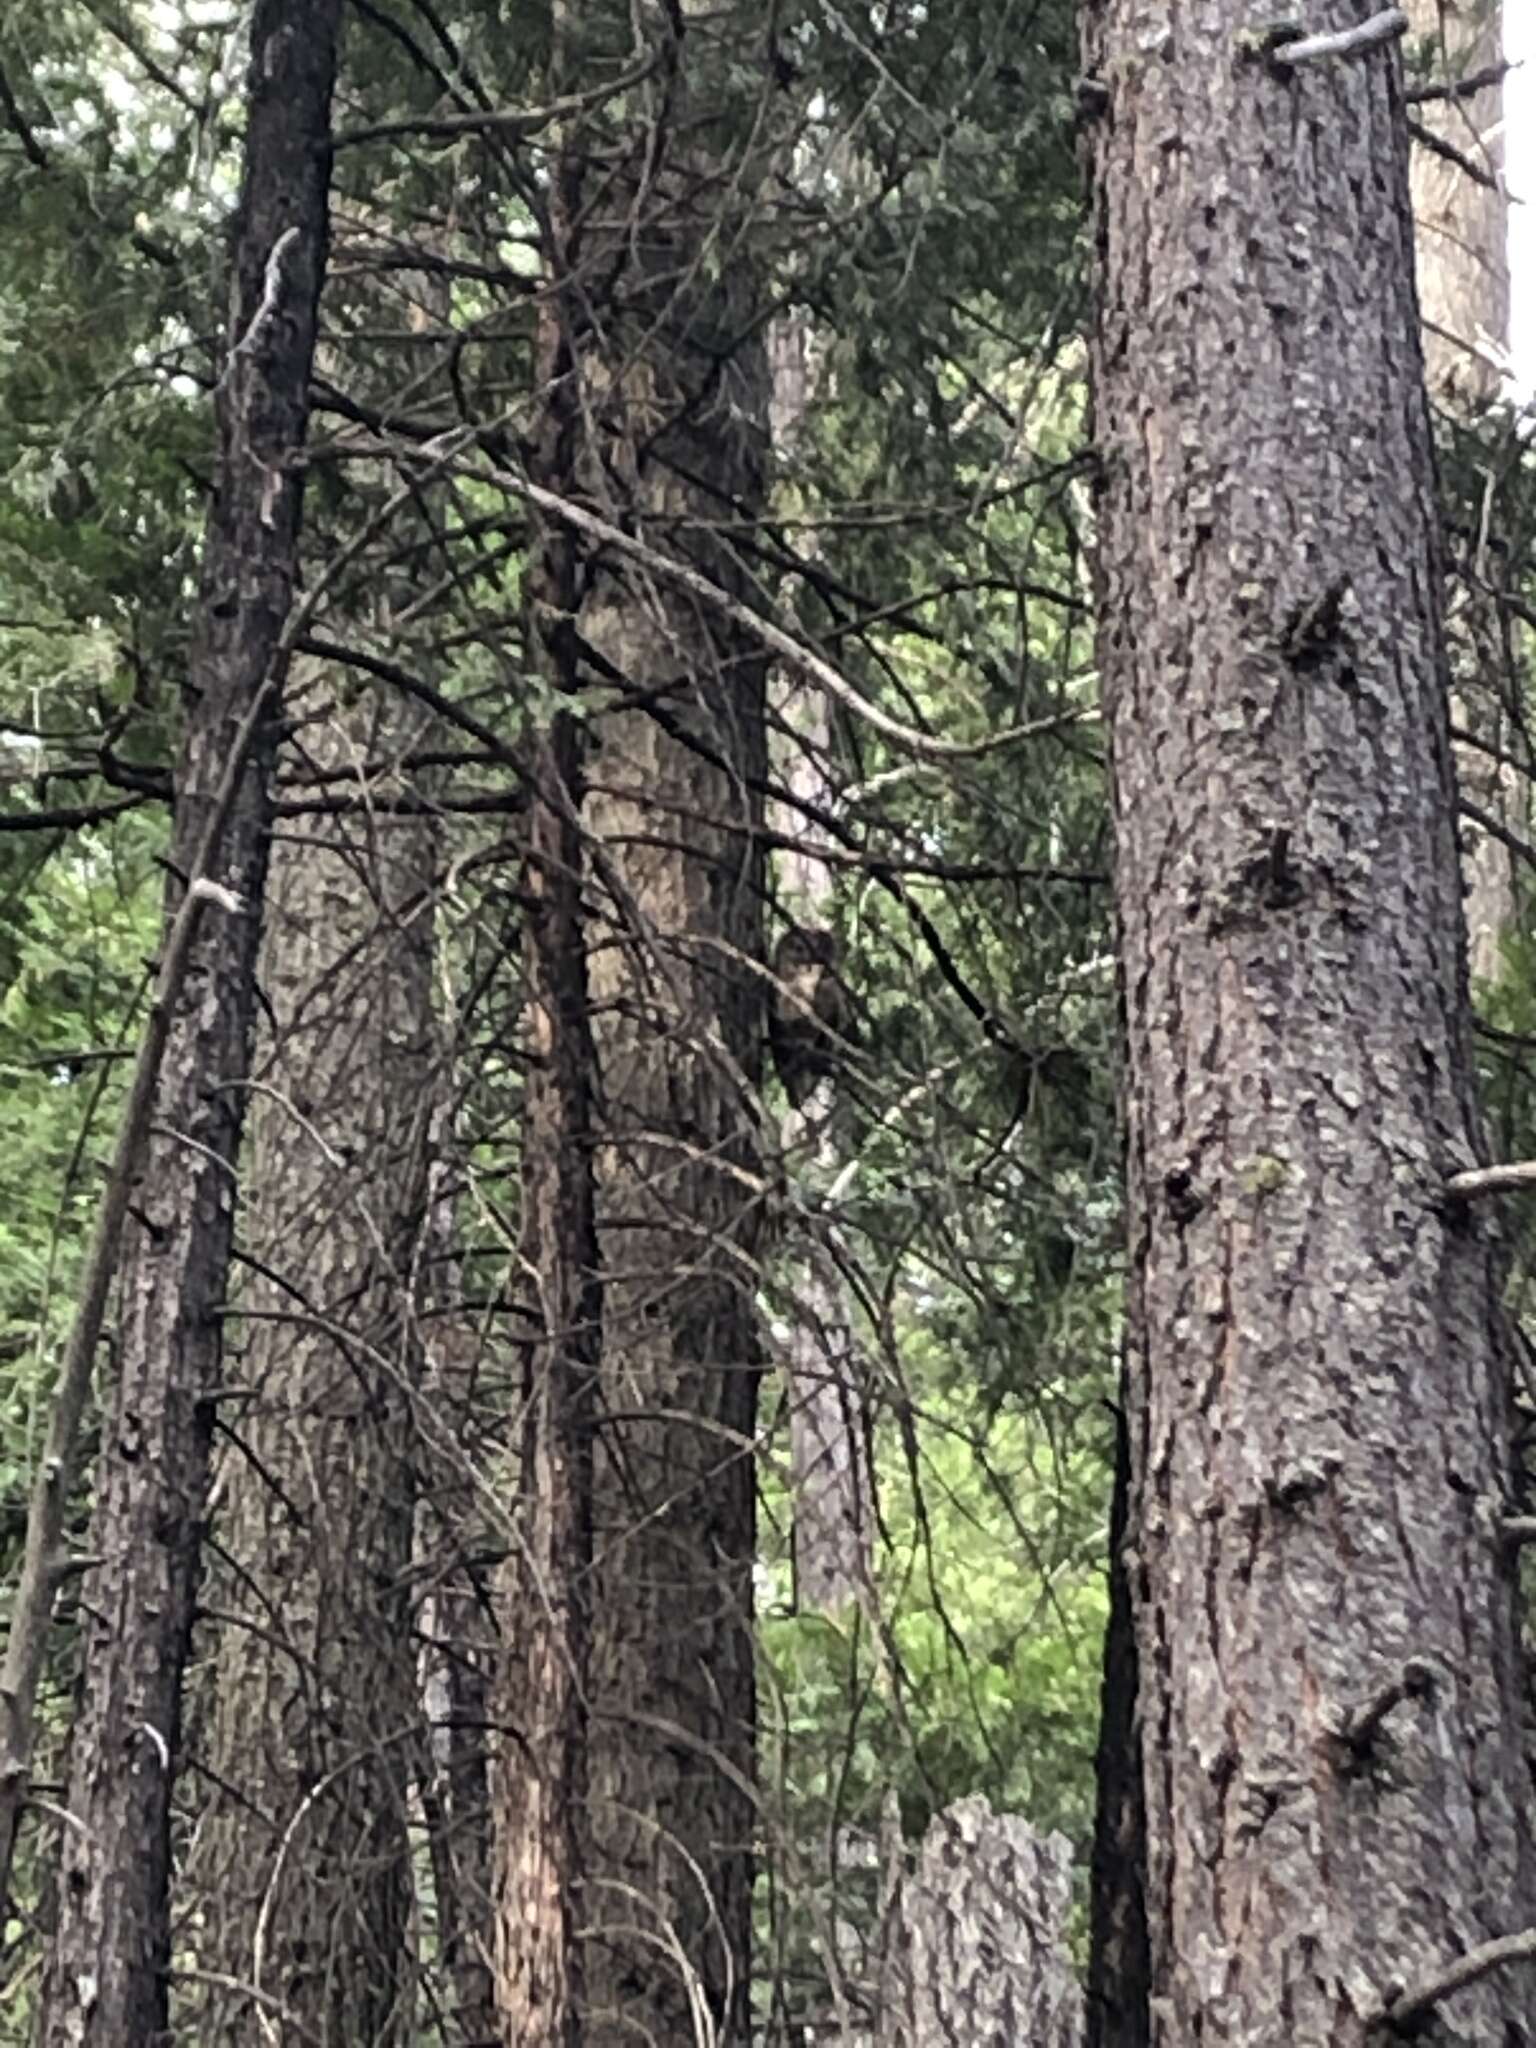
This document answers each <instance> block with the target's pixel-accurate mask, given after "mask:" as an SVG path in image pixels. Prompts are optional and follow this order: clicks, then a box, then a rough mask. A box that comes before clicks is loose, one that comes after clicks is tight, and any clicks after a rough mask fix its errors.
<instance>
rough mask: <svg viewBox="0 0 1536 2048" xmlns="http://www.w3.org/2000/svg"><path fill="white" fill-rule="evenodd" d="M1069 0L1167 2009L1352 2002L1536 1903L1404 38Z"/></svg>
mask: <svg viewBox="0 0 1536 2048" xmlns="http://www.w3.org/2000/svg"><path fill="white" fill-rule="evenodd" d="M1359 12H1360V10H1359V9H1358V8H1356V7H1354V6H1352V5H1348V4H1344V0H1337V4H1332V5H1328V6H1325V7H1323V8H1322V9H1321V10H1319V12H1318V18H1317V19H1316V20H1314V21H1311V22H1309V26H1312V27H1315V28H1317V29H1320V30H1326V29H1330V28H1341V27H1345V26H1348V25H1350V24H1351V23H1353V22H1354V21H1356V20H1358V18H1359ZM1084 20H1085V57H1086V63H1087V69H1088V70H1089V71H1090V73H1091V74H1092V75H1093V76H1095V77H1097V78H1099V79H1101V80H1103V81H1104V83H1105V86H1106V88H1107V98H1106V102H1105V105H1104V107H1103V109H1102V111H1101V112H1100V113H1099V114H1098V115H1097V116H1096V117H1095V118H1093V119H1092V121H1091V124H1090V150H1091V155H1092V161H1093V172H1094V219H1093V225H1094V242H1095V247H1096V251H1097V280H1096V297H1097V303H1096V318H1095V337H1094V342H1093V354H1092V367H1093V380H1094V405H1095V422H1096V433H1097V441H1098V447H1099V452H1100V455H1101V458H1102V464H1103V468H1102V486H1101V491H1100V498H1099V550H1100V557H1099V571H1100V578H1101V589H1100V606H1101V630H1100V660H1101V668H1102V673H1103V681H1104V688H1105V695H1106V707H1107V711H1108V716H1109V722H1110V730H1111V741H1112V758H1113V790H1114V804H1115V816H1116V825H1117V854H1116V893H1117V902H1118V908H1119V916H1120V924H1121V940H1122V957H1123V972H1124V988H1125V1001H1126V1011H1127V1030H1128V1046H1127V1083H1126V1099H1127V1121H1128V1164H1129V1207H1130V1251H1131V1282H1130V1297H1129V1338H1128V1345H1129V1351H1128V1382H1129V1416H1128V1420H1129V1430H1130V1464H1131V1488H1130V1515H1129V1531H1128V1537H1127V1545H1126V1566H1127V1571H1128V1575H1129V1585H1130V1589H1131V1593H1132V1604H1133V1611H1134V1615H1135V1622H1136V1639H1137V1650H1138V1667H1139V1668H1138V1682H1139V1686H1140V1722H1139V1726H1140V1742H1141V1763H1142V1773H1143V1788H1144V1792H1145V1798H1146V1825H1147V1883H1146V1900H1147V1914H1148V1929H1149V1940H1150V1970H1151V1986H1150V1997H1149V1999H1148V2002H1147V2010H1146V2020H1147V2024H1148V2035H1149V2038H1150V2040H1151V2041H1152V2042H1153V2043H1155V2044H1159V2048H1174V2044H1178V2048H1186V2044H1188V2043H1190V2042H1193V2041H1200V2042H1202V2043H1204V2044H1206V2048H1218V2044H1230V2048H1261V2044H1262V2048H1274V2044H1275V2043H1278V2042H1281V2041H1284V2042H1287V2043H1294V2044H1297V2048H1345V2044H1348V2048H1363V2044H1364V2043H1365V2041H1366V2040H1367V2039H1368V2038H1369V2037H1370V2036H1371V2035H1372V2034H1373V2033H1377V2032H1378V2028H1377V2021H1378V2018H1379V2015H1380V2012H1381V2009H1382V2006H1383V2003H1384V2002H1385V2001H1386V1999H1387V1998H1388V1996H1389V1995H1390V1992H1391V1990H1392V1988H1393V1987H1394V1986H1395V1985H1399V1984H1402V1983H1407V1982H1411V1981H1413V1980H1415V1979H1416V1978H1418V1977H1419V1976H1421V1975H1422V1974H1423V1973H1424V1972H1425V1970H1426V1969H1429V1968H1433V1967H1434V1966H1435V1964H1436V1963H1438V1962H1440V1961H1442V1960H1445V1959H1447V1958H1449V1957H1451V1956H1454V1955H1456V1954H1458V1953H1460V1952H1462V1951H1464V1950H1466V1949H1469V1948H1472V1947H1474V1946H1476V1945H1478V1944H1480V1943H1482V1942H1483V1941H1485V1940H1487V1939H1488V1938H1490V1937H1493V1936H1496V1935H1506V1934H1509V1933H1512V1932H1515V1931H1518V1930H1520V1929H1522V1928H1524V1927H1526V1926H1528V1925H1530V1924H1531V1923H1532V1920H1533V1919H1536V1901H1533V1886H1532V1869H1531V1856H1530V1848H1529V1833H1528V1813H1527V1804H1528V1798H1529V1787H1528V1783H1527V1780H1526V1774H1525V1769H1524V1764H1523V1761H1522V1758H1521V1753H1520V1740H1519V1737H1520V1682H1519V1672H1520V1664H1519V1656H1518V1645H1517V1642H1516V1635H1515V1626H1514V1599H1513V1591H1514V1589H1513V1584H1512V1577H1511V1568H1510V1562H1509V1559H1508V1555H1507V1552H1506V1550H1505V1548H1504V1546H1503V1545H1502V1544H1501V1543H1500V1540H1499V1535H1498V1521H1499V1516H1500V1513H1501V1511H1502V1508H1503V1503H1504V1499H1505V1491H1506V1485H1507V1480H1508V1455H1509V1454H1508V1443H1509V1434H1508V1424H1509V1406H1508V1386H1509V1375H1510V1353H1509V1342H1508V1333H1507V1330H1506V1327H1505V1325H1504V1323H1503V1320H1502V1317H1501V1312H1500V1307H1499V1288H1500V1280H1501V1274H1502V1265H1501V1260H1500V1256H1499V1251H1498V1245H1497V1239H1496V1232H1495V1231H1494V1229H1493V1227H1492V1225H1491V1223H1490V1222H1489V1220H1488V1218H1487V1216H1486V1214H1485V1213H1481V1212H1480V1213H1477V1214H1465V1213H1463V1214H1459V1215H1458V1214H1455V1213H1452V1212H1451V1211H1450V1210H1449V1209H1448V1208H1447V1206H1446V1204H1445V1203H1444V1202H1443V1200H1442V1199H1441V1190H1442V1188H1443V1185H1444V1182H1445V1180H1446V1178H1447V1177H1448V1175H1450V1174H1451V1173H1452V1172H1454V1171H1455V1170H1456V1169H1457V1168H1459V1167H1462V1166H1466V1165H1470V1164H1471V1163H1472V1162H1473V1161H1474V1160H1476V1159H1477V1158H1478V1157H1479V1156H1480V1152H1481V1137H1480V1134H1479V1130H1478V1123H1477V1117H1476V1111H1475V1106H1474V1103H1473V1100H1472V1079H1471V1074H1472V1070H1471V1063H1470V1058H1469V1050H1468V1015H1467V1003H1466V983H1465V962H1464V937H1463V930H1462V919H1461V906H1460V897H1459V886H1458V871H1457V851H1456V840H1455V829H1454V828H1455V816H1454V799H1453V790H1452V780H1451V769H1450V748H1449V741H1448V735H1447V718H1446V702H1447V682H1448V677H1447V673H1446V659H1445V644H1444V634H1443V624H1442V620H1441V616H1440V589H1441V558H1440V546H1439V537H1438V533H1437V528H1436V516H1437V515H1436V501H1435V473H1434V463H1433V456H1432V451H1431V444H1430V438H1429V429H1428V417H1427V410H1426V405H1425V400H1424V394H1423V385H1422V360H1421V355H1420V350H1419V341H1418V326H1417V309H1416V304H1415V300H1414V293H1413V285H1412V272H1411V237H1412V221H1411V214H1410V209H1409V203H1408V183H1407V161H1406V157H1407V139H1406V129H1405V121H1404V109H1403V102H1402V81H1401V69H1400V53H1399V51H1398V50H1397V49H1396V48H1395V47H1393V46H1391V45H1380V44H1378V45H1376V46H1375V47H1373V48H1370V49H1367V50H1364V51H1361V52H1359V53H1357V54H1355V55H1353V56H1350V57H1348V58H1341V59H1332V60H1325V61H1317V62H1313V63H1308V64H1303V65H1299V66H1297V67H1295V68H1294V70H1291V69H1286V68H1284V67H1281V66H1271V65H1270V64H1269V63H1267V62H1266V61H1265V60H1264V58H1263V57H1262V56H1261V55H1249V54H1247V53H1248V51H1249V50H1250V49H1251V42H1250V41H1248V40H1247V39H1246V34H1245V32H1247V31H1248V30H1250V29H1251V27H1252V21H1251V10H1248V9H1246V8H1245V7H1244V6H1243V5H1241V4H1240V0H1217V4H1212V5H1209V6H1206V7H1204V8H1201V9H1199V10H1191V9H1188V8H1179V9H1172V8H1170V7H1167V6H1163V5H1158V6H1155V7H1151V8H1149V7H1148V6H1147V4H1146V0H1096V4H1092V5H1090V6H1089V7H1088V8H1087V9H1086V11H1085V17H1084ZM1383 1703H1385V1704H1384V1705H1383ZM1376 1706H1383V1711H1381V1712H1380V1713H1379V1714H1377V1715H1374V1716H1373V1708H1374V1707H1376ZM1131 1988H1132V1989H1134V1987H1131ZM1533 1989H1536V1987H1533V1985H1532V1982H1531V1978H1530V1973H1529V1970H1528V1969H1527V1968H1522V1967H1519V1966H1510V1967H1508V1968H1506V1969H1504V1970H1502V1971H1500V1972H1497V1973H1494V1974H1492V1975H1490V1976H1488V1977H1486V1978H1485V1979H1483V1980H1482V1981H1481V1982H1479V1983H1478V1984H1476V1985H1474V1986H1471V1987H1469V1988H1467V1989H1464V1990H1462V1991H1460V1992H1458V1993H1457V1994H1455V1996H1453V1997H1450V1998H1448V1999H1447V2000H1446V2001H1445V2003H1444V2004H1443V2006H1442V2007H1441V2008H1440V2010H1439V2012H1438V2014H1437V2018H1436V2026H1437V2028H1438V2032H1437V2035H1436V2038H1437V2039H1438V2040H1440V2041H1442V2042H1444V2043H1446V2044H1448V2048H1449V2044H1451V2043H1456V2044H1468V2048H1470V2044H1474V2043H1476V2044H1479V2048H1495V2044H1497V2048H1512V2044H1515V2043H1519V2042H1525V2041H1528V2040H1529V2039H1530V2038H1531V2017H1530V2016H1531V2013H1532V2010H1533Z"/></svg>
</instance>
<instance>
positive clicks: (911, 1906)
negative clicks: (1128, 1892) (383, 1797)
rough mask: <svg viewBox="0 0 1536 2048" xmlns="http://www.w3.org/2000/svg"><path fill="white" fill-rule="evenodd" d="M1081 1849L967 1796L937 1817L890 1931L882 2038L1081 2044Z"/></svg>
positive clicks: (1000, 2047) (1001, 2045)
mask: <svg viewBox="0 0 1536 2048" xmlns="http://www.w3.org/2000/svg"><path fill="white" fill-rule="evenodd" d="M1071 1908H1072V1851H1071V1849H1070V1847H1069V1846H1068V1844H1067V1842H1066V1840H1065V1838H1064V1837H1063V1836H1061V1835H1046V1836H1041V1835H1039V1834H1037V1833H1036V1832H1035V1830H1034V1829H1033V1828H1032V1827H1031V1826H1030V1824H1029V1822H1028V1821H1027V1820H1024V1819H1023V1818H1022V1817H1021V1816H1020V1815H1018V1814H996V1813H993V1811H992V1810H991V1808H990V1807H989V1806H988V1804H987V1802H986V1800H985V1799H962V1800H959V1801H958V1802H957V1803H956V1804H955V1805H953V1806H951V1807H948V1808H947V1809H946V1810H945V1811H944V1812H943V1813H941V1814H939V1815H938V1817H937V1818H936V1819H935V1820H934V1821H933V1822H932V1824H931V1825H930V1827H929V1829H928V1832H927V1834H926V1836H925V1837H924V1839H923V1845H922V1848H921V1849H920V1850H919V1851H918V1855H917V1862H916V1865H915V1867H914V1869H913V1871H912V1873H911V1875H910V1876H909V1877H908V1878H907V1880H906V1882H905V1883H904V1885H903V1886H902V1889H901V1896H900V1900H899V1902H898V1905H897V1909H896V1913H895V1916H894V1922H893V1926H892V1929H891V1933H890V1934H889V1935H888V1950H887V1963H886V1979H887V1981H886V1991H885V1999H884V2001H883V2002H884V2006H885V2012H884V2018H883V2022H882V2026H881V2029H880V2034H879V2048H954V2044H955V2043H957V2042H964V2043H965V2044H966V2048H994V2044H995V2048H1013V2044H1014V2043H1021V2044H1022V2043H1026V2042H1027V2043H1028V2044H1029V2048H1080V2043H1081V2041H1082V2038H1083V1996H1082V1992H1081V1990H1080V1988H1079V1986H1078V1981H1077V1972H1076V1970H1075V1968H1074V1966H1073V1961H1072V1951H1071V1948H1070V1946H1069V1944H1068V1938H1067V1932H1068V1918H1069V1915H1070V1913H1071Z"/></svg>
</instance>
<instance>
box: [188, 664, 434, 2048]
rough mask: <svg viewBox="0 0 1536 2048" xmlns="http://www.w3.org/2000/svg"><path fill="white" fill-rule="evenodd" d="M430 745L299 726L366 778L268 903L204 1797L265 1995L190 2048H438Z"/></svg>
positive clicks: (357, 725) (199, 1939)
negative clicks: (413, 1577) (417, 2041)
mask: <svg viewBox="0 0 1536 2048" xmlns="http://www.w3.org/2000/svg"><path fill="white" fill-rule="evenodd" d="M311 683H312V685H313V686H314V687H315V688H318V689H322V690H323V688H324V686H325V679H324V678H322V677H318V676H312V677H311ZM410 723H411V722H410V721H408V720H405V719H402V717H401V715H400V713H399V711H398V709H397V708H396V707H394V706H392V705H391V704H389V703H388V702H382V703H374V702H372V701H370V700H369V699H367V698H366V697H365V698H363V699H362V700H360V701H359V702H357V703H355V704H353V705H351V706H347V707H334V706H333V707H330V708H329V709H327V710H325V711H324V712H323V713H322V714H321V715H320V716H319V717H317V718H315V719H314V720H313V721H312V722H309V723H306V724H305V725H304V726H303V728H302V729H301V731H300V734H299V737H298V742H297V749H296V751H297V752H298V753H299V755H300V756H301V757H302V758H303V759H304V760H305V761H306V762H307V763H308V764H310V765H312V766H314V767H317V768H322V769H325V770H327V771H329V772H330V773H331V774H332V775H333V776H334V777H335V778H336V779H335V780H334V781H332V782H330V783H328V785H327V787H328V788H330V789H332V790H334V791H336V792H338V793H340V792H344V791H346V790H347V789H348V778H349V776H351V777H355V778H356V780H355V781H353V782H352V784H351V788H352V792H353V793H354V794H355V795H356V796H357V798H358V811H357V814H356V815H354V816H350V817H347V816H344V817H340V818H337V819H328V818H318V819H316V820H314V821H313V822H308V821H300V822H298V823H296V824H295V825H293V826H289V827H286V828H284V829H283V830H282V831H281V832H280V833H279V834H277V835H276V839H275V845H274V849H273V855H272V864H271V872H270V876H269V880H268V891H267V904H268V915H267V926H266V931H265V934H264V937H263V945H262V957H261V987H262V993H263V996H264V998H265V1001H264V1003H263V1013H264V1016H265V1018H266V1023H267V1031H266V1042H265V1043H264V1045H263V1046H262V1048H261V1055H260V1057H259V1058H258V1061H257V1065H256V1070H255V1091H256V1092H255V1096H254V1102H253V1107H252V1111H251V1115H250V1121H249V1127H248V1166H247V1170H246V1173H245V1176H244V1179H245V1183H246V1186H247V1188H248V1190H249V1195H248V1216H247V1222H246V1233H245V1234H246V1239H247V1248H248V1250H249V1251H250V1252H252V1253H253V1254H254V1268H255V1271H254V1277H253V1279H252V1281H251V1284H250V1286H249V1288H248V1290H247V1291H246V1294H245V1298H244V1302H243V1307H244V1309H245V1311H246V1314H247V1317H248V1323H247V1332H246V1343H245V1353H244V1360H243V1365H242V1370H241V1375H240V1377H241V1382H242V1384H243V1386H244V1387H245V1388H246V1389H248V1392H247V1394H246V1397H245V1398H244V1399H242V1400H239V1401H234V1400H231V1401H230V1402H229V1403H228V1404H227V1407H226V1410H225V1418H224V1419H225V1431H226V1436H227V1444H226V1448H225V1452H224V1456H223V1459H222V1463H221V1468H220V1472H219V1477H218V1483H217V1486H216V1505H215V1516H214V1531H215V1536H216V1540H217V1547H216V1554H215V1558H214V1561H213V1562H212V1564H211V1566H210V1570H209V1573H208V1583H207V1589H206V1592H205V1605H206V1607H207V1608H208V1610H209V1623H210V1627H211V1631H212V1632H213V1643H212V1654H211V1656H210V1658H209V1660H208V1665H207V1667H206V1668H205V1670H204V1672H203V1674H202V1679H203V1683H204V1685H205V1687H206V1688H207V1699H206V1703H205V1710H204V1719H205V1720H206V1724H207V1740H206V1748H207V1755H206V1758H205V1759H200V1760H202V1761H206V1764H207V1767H208V1771H209V1774H210V1775H209V1781H208V1782H209V1785H210V1792H209V1797H208V1799H207V1801H206V1802H205V1804H204V1807H203V1812H202V1817H201V1820H200V1825H199V1829H198V1834H197V1837H196V1842H195V1845H194V1849H193V1853H192V1855H191V1857H190V1859H189V1874H188V1891H189V1894H190V1895H192V1896H194V1897H195V1899H196V1902H197V1915H198V1931H197V1935H196V1938H195V1942H194V1947H195V1951H196V1959H197V1963H198V1966H199V1968H200V1969H201V1970H203V1971H205V1972H213V1973H215V1974H216V1975H218V1976H219V1977H221V1978H223V1979H224V1980H226V1983H227V1984H233V1985H237V1986H247V1985H248V1986H250V1987H251V1992H252V1994H253V1996H248V1995H246V1994H245V1993H244V1992H242V1991H230V1990H228V1989H221V1990H220V1991H218V1992H217V1993H215V1994H212V1995H210V1994H209V1992H208V1991H207V1990H206V1989H205V1988H204V1987H203V1986H202V1985H200V1984H194V1985H193V1986H192V1987H191V1989H190V1991H189V1993H188V1997H187V2000H186V2005H187V2007H188V2008H189V2009H188V2011H187V2012H186V2013H185V2015H184V2024H186V2025H187V2026H188V2027H191V2028H194V2029H195V2032H196V2038H197V2039H198V2040H199V2041H204V2042H209V2043H214V2042H231V2043H233V2042H244V2041H249V2040H251V2039H252V2038H253V2037H255V2036H257V2035H258V2034H259V2032H260V2029H261V2025H262V2021H263V2019H264V2017H265V2016H267V2015H268V2014H270V2013H271V2012H272V2011H274V2010H277V2011H280V2012H281V2013H282V2014H284V2015H285V2020H284V2024H285V2025H286V2026H288V2027H291V2028H293V2029H295V2030H302V2034H301V2038H303V2039H305V2040H308V2041H313V2042H316V2043H324V2044H327V2048H386V2044H392V2043H397V2042H401V2043H403V2042H407V2041H410V2040H413V2039H414V2035H413V2033H412V2031H411V2004H412V2001H411V1960H410V1950H411V1944H410V1941H409V1938H408V1933H409V1922H410V1913H411V1905H412V1897H413V1888H412V1884H411V1872H410V1845H409V1841H408V1838H407V1832H406V1819H407V1793H408V1787H409V1783H410V1775H411V1770H412V1767H413V1765H414V1763H415V1742H414V1736H415V1730H416V1722H417V1717H418V1711H419V1710H418V1704H417V1693H416V1670H415V1654H414V1646H413V1643H412V1640H411V1633H410V1609H409V1591H408V1588H409V1567H410V1563H411V1536H412V1509H413V1498H414V1482H413V1469H414V1463H415V1430H416V1418H415V1415H414V1413H413V1396H414V1391H415V1388H416V1385H417V1382H418V1377H419V1361H420V1336H419V1331H418V1328H417V1320H416V1297H417V1288H418V1272H419V1258H418V1254H419V1251H420V1240H421V1235H422V1230H423V1225H424V1221H425V1212H426V1186H427V1182H426V1174H427V1140H428V1135H429V1134H428V1129H427V1120H428V1115H429V1111H430V1108H431V1105H432V1102H433V1100H434V1085H433V1081H434V1076H433V1066H434V1055H435V1045H434V1033H433V1017H432V967H433V959H432V937H433V925H432V890H433V884H434V868H435V865H436V859H435V855H436V844H437V838H438V833H437V828H436V825H435V822H434V821H433V820H432V819H431V818H430V816H428V817H423V816H420V815H416V816H399V815H391V814H390V813H388V812H387V811H377V812H373V813H371V814H370V812H369V810H368V807H367V794H368V777H367V774H366V772H365V770H366V764H376V763H379V762H381V761H388V760H390V759H392V758H394V757H395V756H397V755H398V754H399V753H402V752H405V751H408V750H409V746H408V741H409V734H408V732H407V730H406V728H407V726H408V725H409V724H410ZM269 2001H270V2002H271V2003H269Z"/></svg>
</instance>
